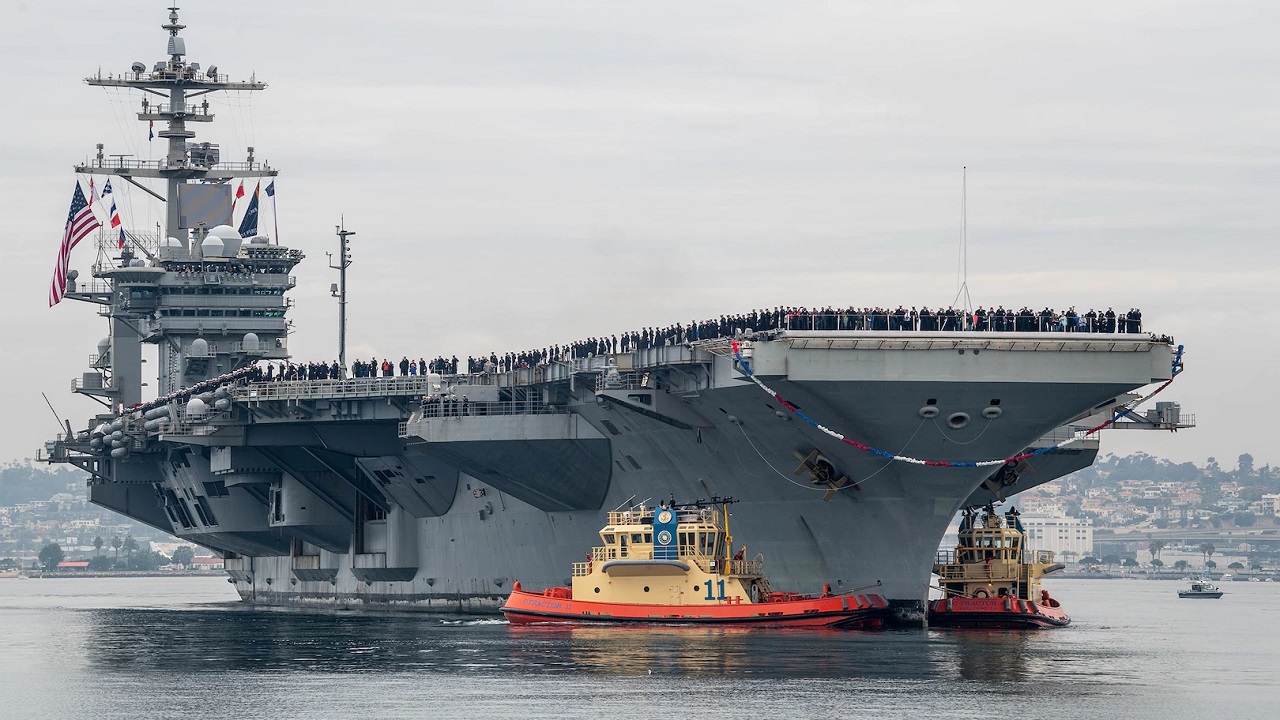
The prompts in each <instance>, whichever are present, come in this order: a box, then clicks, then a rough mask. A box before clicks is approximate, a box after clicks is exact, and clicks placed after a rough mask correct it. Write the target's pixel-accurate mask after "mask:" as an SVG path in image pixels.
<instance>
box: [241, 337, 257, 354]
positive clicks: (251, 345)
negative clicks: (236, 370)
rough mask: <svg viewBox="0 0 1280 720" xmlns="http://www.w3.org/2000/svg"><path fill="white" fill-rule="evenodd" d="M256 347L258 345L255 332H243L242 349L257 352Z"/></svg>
mask: <svg viewBox="0 0 1280 720" xmlns="http://www.w3.org/2000/svg"><path fill="white" fill-rule="evenodd" d="M258 347H259V345H258V335H257V333H245V334H244V351H245V352H257V351H258Z"/></svg>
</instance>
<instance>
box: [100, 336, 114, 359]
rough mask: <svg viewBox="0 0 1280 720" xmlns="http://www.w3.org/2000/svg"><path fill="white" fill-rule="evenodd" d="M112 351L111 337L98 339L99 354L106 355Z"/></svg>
mask: <svg viewBox="0 0 1280 720" xmlns="http://www.w3.org/2000/svg"><path fill="white" fill-rule="evenodd" d="M109 352H111V338H109V337H104V338H102V339H101V340H99V341H98V355H99V356H102V355H106V354H107V353H109Z"/></svg>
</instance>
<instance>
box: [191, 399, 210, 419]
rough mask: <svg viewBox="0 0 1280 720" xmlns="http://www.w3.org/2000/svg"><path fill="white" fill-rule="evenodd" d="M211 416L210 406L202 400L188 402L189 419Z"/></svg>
mask: <svg viewBox="0 0 1280 720" xmlns="http://www.w3.org/2000/svg"><path fill="white" fill-rule="evenodd" d="M208 414H209V406H208V405H206V404H205V402H204V401H203V400H201V399H200V398H191V399H190V400H188V401H187V417H204V416H205V415H208Z"/></svg>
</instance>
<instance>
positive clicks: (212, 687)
mask: <svg viewBox="0 0 1280 720" xmlns="http://www.w3.org/2000/svg"><path fill="white" fill-rule="evenodd" d="M1046 585H1047V586H1048V587H1049V588H1050V590H1051V591H1052V592H1053V594H1054V596H1055V597H1059V598H1060V599H1062V601H1063V603H1064V605H1065V606H1066V607H1067V609H1068V610H1069V612H1070V613H1071V614H1072V616H1073V619H1074V623H1073V624H1072V625H1071V626H1070V627H1068V628H1065V629H1061V630H1052V631H1038V632H1036V631H960V632H957V631H926V630H897V631H887V632H850V631H816V632H815V631H799V630H745V629H707V628H692V629H690V628H675V627H662V628H634V627H597V628H568V627H554V628H541V629H537V628H517V627H511V626H509V625H507V624H505V623H504V622H502V621H499V620H496V619H494V618H467V619H463V618H449V619H441V618H439V617H432V616H423V615H407V614H406V615H382V614H380V615H367V614H355V613H348V612H342V613H305V614H304V613H297V612H287V611H263V610H254V609H250V608H247V607H245V606H243V605H241V604H240V603H239V602H238V601H236V600H235V594H234V592H233V591H232V590H231V588H230V586H229V585H228V584H227V583H226V582H225V581H224V580H222V579H221V578H208V577H197V578H106V579H88V578H86V579H46V580H38V579H26V580H13V579H0V643H2V647H0V717H6V718H7V717H13V718H174V717H190V718H214V717H217V718H222V717H228V718H229V717H235V718H325V719H331V718H339V717H352V716H355V717H369V718H375V717H376V718H391V717H445V718H462V717H466V718H488V717H521V718H566V717H595V718H646V719H647V718H652V717H686V718H707V717H741V718H758V717H767V718H790V717H831V718H894V717H903V718H916V717H938V718H968V717H974V718H977V717H981V718H991V717H997V716H1006V717H1007V716H1013V717H1044V718H1053V719H1055V720H1059V719H1063V718H1099V717H1107V718H1110V717H1117V718H1217V717H1222V716H1230V717H1231V718H1233V720H1240V719H1241V718H1276V717H1280V583H1228V584H1227V585H1226V586H1224V590H1226V591H1227V593H1228V594H1227V595H1226V597H1224V598H1222V599H1221V600H1217V601H1212V600H1210V601H1195V600H1179V599H1178V597H1177V595H1176V593H1175V591H1176V589H1177V587H1178V586H1179V584H1178V583H1172V582H1154V581H1127V580H1111V581H1101V580H1058V581H1056V582H1052V583H1046Z"/></svg>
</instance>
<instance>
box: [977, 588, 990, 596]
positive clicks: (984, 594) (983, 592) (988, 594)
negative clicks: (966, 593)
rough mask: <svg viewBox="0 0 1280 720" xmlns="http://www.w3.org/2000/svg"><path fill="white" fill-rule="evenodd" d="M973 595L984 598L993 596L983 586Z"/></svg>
mask: <svg viewBox="0 0 1280 720" xmlns="http://www.w3.org/2000/svg"><path fill="white" fill-rule="evenodd" d="M973 596H974V597H976V598H984V597H991V594H990V593H988V592H987V591H986V590H984V589H982V588H978V589H977V590H975V591H974V592H973Z"/></svg>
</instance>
